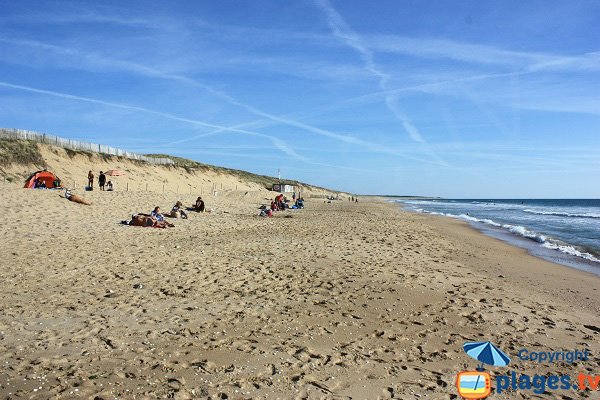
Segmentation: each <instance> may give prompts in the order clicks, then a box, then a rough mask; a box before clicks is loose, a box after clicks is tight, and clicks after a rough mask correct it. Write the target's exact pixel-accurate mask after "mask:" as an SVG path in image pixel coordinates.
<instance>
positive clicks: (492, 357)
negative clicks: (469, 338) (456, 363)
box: [463, 342, 510, 370]
mask: <svg viewBox="0 0 600 400" xmlns="http://www.w3.org/2000/svg"><path fill="white" fill-rule="evenodd" d="M463 349H464V350H465V353H467V354H468V355H469V356H470V357H472V358H474V359H476V360H477V361H479V362H481V366H480V367H479V368H477V369H478V370H479V369H481V370H483V364H488V365H493V366H495V367H506V366H507V365H508V364H509V363H510V358H509V357H508V356H507V355H506V354H504V352H502V350H500V349H499V348H497V347H496V346H494V344H493V343H492V342H467V343H465V344H464V345H463Z"/></svg>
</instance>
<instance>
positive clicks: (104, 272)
mask: <svg viewBox="0 0 600 400" xmlns="http://www.w3.org/2000/svg"><path fill="white" fill-rule="evenodd" d="M82 171H83V170H82ZM83 172H85V171H83ZM79 194H81V195H83V196H85V197H86V198H88V199H90V200H91V201H92V202H93V205H92V206H83V205H79V204H75V203H71V202H69V201H67V200H65V199H63V198H60V197H59V195H58V193H57V192H54V191H49V190H46V191H44V190H24V189H21V188H19V187H17V185H8V184H6V185H4V186H3V190H1V191H0V204H1V206H0V207H1V209H2V214H3V215H5V219H6V221H5V223H4V227H3V229H2V231H1V233H0V259H1V260H2V263H1V268H0V271H1V272H0V274H1V277H2V279H1V280H0V397H2V398H36V399H38V398H39V399H47V398H64V399H71V398H84V399H88V398H89V399H94V398H95V399H115V398H119V399H133V398H175V399H188V398H211V399H251V398H252V399H275V398H279V399H350V398H352V399H377V398H382V399H388V398H395V399H412V398H424V397H427V398H430V399H451V398H457V395H456V388H455V387H454V379H455V377H456V374H457V373H458V372H459V371H461V370H464V369H470V370H472V369H474V368H475V367H476V366H477V362H476V361H475V360H473V359H471V358H470V357H468V356H467V355H466V354H465V353H464V352H463V350H462V345H463V343H464V342H466V341H485V340H491V341H492V342H494V344H496V345H497V346H499V347H500V348H501V349H502V350H504V351H505V352H507V353H509V354H510V355H511V357H512V358H513V361H512V363H511V365H510V366H509V367H504V368H500V367H497V368H496V367H491V368H490V370H491V373H492V374H499V373H510V372H512V371H516V372H517V373H526V374H529V375H534V374H546V373H552V374H569V375H571V376H572V377H573V379H575V377H576V376H577V375H578V374H579V373H580V372H584V373H593V374H599V373H600V345H599V344H598V338H599V337H600V336H599V335H600V300H599V299H600V297H599V296H598V294H599V290H600V280H599V279H600V278H598V277H597V276H593V275H591V274H588V273H585V272H582V271H578V270H574V269H569V268H567V267H563V266H559V265H554V264H551V263H549V262H546V261H543V260H540V259H537V258H534V257H532V256H530V255H528V254H527V253H525V252H524V251H523V250H522V249H518V248H514V247H511V246H509V245H508V244H506V243H503V242H500V241H498V240H495V239H492V238H489V237H486V236H483V235H482V234H480V233H479V232H476V231H475V230H473V229H471V228H470V227H469V226H468V225H466V224H464V223H462V222H460V221H455V220H450V219H446V218H443V217H434V216H429V215H421V214H413V213H408V212H405V211H402V210H401V209H400V208H398V207H397V206H396V205H392V204H386V203H384V202H383V201H381V200H378V199H363V198H361V199H360V200H361V201H360V203H358V204H354V203H350V202H348V201H338V202H333V203H331V204H329V203H325V202H324V201H323V200H322V199H316V198H315V199H311V198H308V199H306V200H307V201H306V209H304V210H301V211H288V212H280V213H277V215H276V216H275V217H273V218H259V217H257V216H256V215H257V214H258V210H257V208H258V206H259V205H260V204H263V203H264V204H267V203H268V200H267V199H268V198H270V197H272V193H270V192H266V191H257V190H255V191H248V192H240V193H238V192H232V193H230V194H229V195H227V196H225V195H223V196H217V197H213V196H207V195H206V194H205V195H204V196H203V197H205V200H206V202H207V207H209V208H213V209H214V211H213V212H212V213H204V214H196V213H191V216H190V219H189V220H174V221H173V222H174V223H175V225H176V227H175V228H172V229H164V230H163V229H152V228H137V227H130V226H125V225H121V224H120V223H119V222H120V221H121V220H125V219H129V217H130V215H131V214H132V213H133V212H149V211H150V210H151V209H152V208H153V207H154V206H155V205H159V206H161V207H162V208H163V209H166V210H168V209H169V208H170V207H171V206H172V205H173V203H174V202H175V201H176V200H178V199H179V200H182V201H183V202H184V204H191V203H192V202H193V200H194V199H195V197H196V195H197V193H193V194H191V195H190V194H187V195H181V194H180V195H176V194H175V193H165V194H162V193H150V192H143V191H130V192H123V191H117V192H105V193H101V192H98V191H94V192H92V193H86V192H81V191H80V192H79ZM522 348H525V349H529V350H531V351H557V350H574V349H580V350H583V349H588V350H589V351H590V352H591V353H592V357H591V358H592V359H591V360H589V361H586V362H579V363H577V364H567V363H565V362H560V363H553V364H539V363H535V362H531V361H521V360H519V359H517V357H516V353H517V352H518V350H519V349H522ZM563 396H566V397H563ZM581 397H584V398H585V397H588V398H598V397H597V393H590V392H584V393H576V392H573V391H560V390H556V391H552V390H547V392H546V393H545V394H543V395H535V394H534V393H533V392H532V391H519V392H515V391H505V392H503V393H502V394H498V393H496V394H494V396H493V398H498V399H515V398H558V399H568V398H581Z"/></svg>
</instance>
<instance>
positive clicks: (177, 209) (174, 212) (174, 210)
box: [165, 201, 188, 219]
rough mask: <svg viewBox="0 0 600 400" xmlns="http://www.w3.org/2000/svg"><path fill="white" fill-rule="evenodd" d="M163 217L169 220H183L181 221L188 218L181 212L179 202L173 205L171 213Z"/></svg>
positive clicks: (181, 204)
mask: <svg viewBox="0 0 600 400" xmlns="http://www.w3.org/2000/svg"><path fill="white" fill-rule="evenodd" d="M165 216H166V217H169V218H183V219H186V218H187V217H188V215H187V214H186V212H185V211H183V203H181V201H178V202H177V203H175V205H174V206H173V208H171V212H170V213H168V214H165Z"/></svg>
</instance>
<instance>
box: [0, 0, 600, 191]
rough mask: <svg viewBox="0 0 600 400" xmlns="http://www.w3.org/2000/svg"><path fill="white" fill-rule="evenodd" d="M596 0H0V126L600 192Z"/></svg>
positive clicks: (364, 169)
mask: <svg viewBox="0 0 600 400" xmlns="http://www.w3.org/2000/svg"><path fill="white" fill-rule="evenodd" d="M599 20H600V2H597V1H527V2H523V1H502V2H492V1H441V0H440V1H427V2H424V1H417V0H413V1H408V0H395V1H373V2H365V1H331V0H329V1H327V0H323V1H267V0H260V1H202V2H193V1H168V2H150V1H145V2H135V1H127V2H122V1H119V2H116V1H115V2H110V1H103V2H81V1H74V2H68V1H64V2H63V1H61V2H54V1H45V2H38V1H18V2H9V1H4V2H0V55H1V56H0V126H2V127H14V128H22V129H30V130H37V131H43V132H48V133H53V134H57V135H59V136H64V137H68V138H73V139H79V140H86V141H92V142H96V143H103V144H110V145H112V146H116V147H121V148H125V149H127V150H131V151H137V152H142V153H168V154H173V155H177V156H182V157H188V158H192V159H195V160H198V161H202V162H206V163H210V164H217V165H223V166H227V167H233V168H239V169H245V170H249V171H252V172H256V173H261V174H268V175H276V174H277V170H278V168H280V169H281V171H282V174H283V177H284V178H292V179H298V180H302V181H307V182H311V183H315V184H319V185H323V186H327V187H332V188H336V189H340V190H346V191H351V192H355V193H388V194H410V195H432V196H444V197H455V198H473V197H504V198H506V197H508V198H511V197H540V198H543V197H558V198H573V197H595V198H598V197H600V185H598V182H599V181H600V179H599V178H600V95H599V93H600V44H599V43H600V41H599V38H600V26H599V25H598V23H597V22H598V21H599Z"/></svg>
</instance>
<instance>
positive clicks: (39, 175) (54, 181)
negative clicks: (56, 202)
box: [23, 170, 62, 189]
mask: <svg viewBox="0 0 600 400" xmlns="http://www.w3.org/2000/svg"><path fill="white" fill-rule="evenodd" d="M38 179H41V180H42V181H43V182H44V183H45V184H46V187H47V188H48V189H54V188H60V187H62V185H61V182H60V179H59V178H58V176H56V175H54V174H53V173H52V172H50V171H46V170H44V171H37V172H34V173H33V174H31V176H30V177H29V178H27V180H26V181H25V186H23V187H24V188H25V189H34V188H35V182H36V181H37V180H38Z"/></svg>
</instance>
